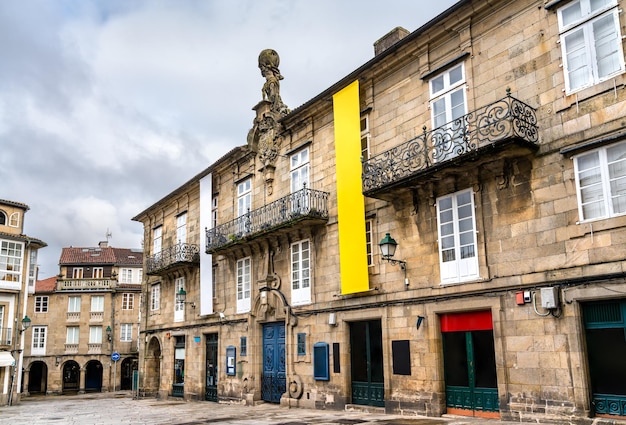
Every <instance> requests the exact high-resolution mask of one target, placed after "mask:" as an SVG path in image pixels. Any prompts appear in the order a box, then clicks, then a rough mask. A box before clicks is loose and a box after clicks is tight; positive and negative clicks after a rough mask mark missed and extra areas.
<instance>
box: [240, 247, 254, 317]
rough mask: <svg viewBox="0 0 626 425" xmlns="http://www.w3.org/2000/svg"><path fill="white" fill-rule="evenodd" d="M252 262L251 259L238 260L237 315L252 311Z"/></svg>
mask: <svg viewBox="0 0 626 425" xmlns="http://www.w3.org/2000/svg"><path fill="white" fill-rule="evenodd" d="M251 267H252V260H251V259H250V257H246V258H242V259H241V260H237V313H246V312H248V311H250V293H251V288H250V281H251V280H250V279H251V277H250V271H251Z"/></svg>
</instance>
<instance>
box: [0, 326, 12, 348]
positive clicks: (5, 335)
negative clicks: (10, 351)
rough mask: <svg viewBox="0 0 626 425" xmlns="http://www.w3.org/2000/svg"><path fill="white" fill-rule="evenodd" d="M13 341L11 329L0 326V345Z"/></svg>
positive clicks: (9, 343)
mask: <svg viewBox="0 0 626 425" xmlns="http://www.w3.org/2000/svg"><path fill="white" fill-rule="evenodd" d="M12 342H13V329H12V328H0V345H11V343H12Z"/></svg>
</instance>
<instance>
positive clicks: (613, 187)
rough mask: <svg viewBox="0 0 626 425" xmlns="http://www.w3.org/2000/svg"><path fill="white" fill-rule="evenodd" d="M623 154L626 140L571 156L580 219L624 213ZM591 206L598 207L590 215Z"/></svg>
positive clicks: (625, 160) (625, 171)
mask: <svg viewBox="0 0 626 425" xmlns="http://www.w3.org/2000/svg"><path fill="white" fill-rule="evenodd" d="M625 153H626V142H620V143H615V144H612V145H609V146H603V147H601V148H598V149H594V150H592V151H587V152H585V153H582V154H580V155H576V156H574V157H573V161H574V175H575V180H576V196H577V199H578V216H579V217H580V221H581V222H582V221H593V220H602V219H606V218H611V217H618V216H622V215H625V214H626V157H625ZM614 155H616V157H614V158H612V157H613V156H614ZM620 157H621V158H620ZM594 158H595V161H594V160H593V159H594ZM585 160H589V161H585ZM583 161H584V162H583ZM619 172H621V174H618V173H619ZM620 204H621V205H620ZM594 205H595V206H596V207H597V208H599V211H598V212H597V213H596V214H592V212H593V210H592V208H593V206H594ZM620 207H621V208H620Z"/></svg>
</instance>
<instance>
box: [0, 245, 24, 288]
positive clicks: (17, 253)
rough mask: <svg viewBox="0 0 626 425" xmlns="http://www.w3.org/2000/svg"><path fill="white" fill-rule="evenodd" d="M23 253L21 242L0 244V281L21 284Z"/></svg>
mask: <svg viewBox="0 0 626 425" xmlns="http://www.w3.org/2000/svg"><path fill="white" fill-rule="evenodd" d="M23 252H24V244H23V243H22V242H14V241H1V242H0V281H6V282H16V283H18V284H21V282H22V261H23V258H22V255H23Z"/></svg>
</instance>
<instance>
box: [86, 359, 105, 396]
mask: <svg viewBox="0 0 626 425" xmlns="http://www.w3.org/2000/svg"><path fill="white" fill-rule="evenodd" d="M85 391H86V392H100V391H102V363H100V362H99V361H98V360H90V361H88V362H87V364H86V365H85Z"/></svg>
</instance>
